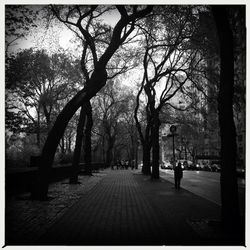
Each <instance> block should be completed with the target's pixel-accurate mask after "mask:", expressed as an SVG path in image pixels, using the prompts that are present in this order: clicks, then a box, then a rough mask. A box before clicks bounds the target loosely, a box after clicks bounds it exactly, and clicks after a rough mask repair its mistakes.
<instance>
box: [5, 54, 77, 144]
mask: <svg viewBox="0 0 250 250" xmlns="http://www.w3.org/2000/svg"><path fill="white" fill-rule="evenodd" d="M71 67H72V65H71V62H70V61H69V59H68V58H67V56H65V55H64V54H54V55H52V56H49V55H48V54H47V53H46V52H45V51H43V50H42V51H34V50H33V49H28V50H24V51H22V52H19V53H18V54H17V55H16V56H13V57H12V58H10V59H9V62H8V65H7V68H6V89H7V99H6V103H7V112H12V113H13V114H16V115H17V114H19V115H22V116H23V117H25V118H26V121H27V122H28V123H26V124H23V125H26V132H29V131H30V132H31V133H32V132H33V133H34V132H35V133H36V135H37V146H38V148H39V147H40V144H41V132H42V131H44V132H45V131H47V130H48V129H49V128H50V124H51V121H52V116H53V115H54V111H55V106H56V105H57V103H60V102H61V100H63V99H65V98H66V96H67V95H68V96H69V95H70V94H71V93H72V92H74V88H73V86H72V85H73V83H72V81H77V80H76V78H73V77H72V76H71V75H70V69H71ZM69 79H70V80H69ZM65 90H67V91H68V94H67V95H66V94H65V93H64V91H65ZM7 118H8V117H7ZM23 131H24V128H23Z"/></svg>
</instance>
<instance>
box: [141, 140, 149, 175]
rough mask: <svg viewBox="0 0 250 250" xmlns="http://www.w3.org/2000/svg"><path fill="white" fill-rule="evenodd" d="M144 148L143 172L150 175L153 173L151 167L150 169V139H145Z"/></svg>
mask: <svg viewBox="0 0 250 250" xmlns="http://www.w3.org/2000/svg"><path fill="white" fill-rule="evenodd" d="M142 149H143V156H142V157H143V159H142V161H143V166H142V173H143V174H145V175H150V174H151V169H150V160H151V158H150V150H151V147H150V143H149V142H148V140H145V143H144V144H143V145H142Z"/></svg>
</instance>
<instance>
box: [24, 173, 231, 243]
mask: <svg viewBox="0 0 250 250" xmlns="http://www.w3.org/2000/svg"><path fill="white" fill-rule="evenodd" d="M219 215H220V208H219V206H217V205H216V204H214V203H212V202H210V201H208V200H205V199H203V198H201V197H198V196H196V195H194V194H192V193H191V192H188V191H186V190H183V189H181V190H180V191H176V190H175V189H174V188H173V184H172V183H170V182H168V181H164V180H162V179H160V180H158V181H151V180H150V178H149V177H145V176H143V175H141V174H139V173H138V172H134V171H130V170H114V171H110V172H109V173H107V175H105V176H104V178H103V179H102V181H101V182H99V183H98V184H97V185H95V186H94V187H93V188H92V189H91V190H90V191H89V192H87V193H85V194H83V195H82V197H81V198H80V199H79V200H78V201H77V202H76V203H75V204H74V205H72V206H71V207H70V208H68V209H67V211H66V212H65V213H64V214H63V215H62V216H61V217H60V218H59V219H58V220H56V221H55V223H54V224H53V225H51V226H50V227H47V231H46V232H45V233H44V234H43V235H42V236H41V237H40V238H39V239H36V240H34V241H32V242H31V241H29V242H23V244H27V245H30V244H33V245H179V246H180V245H231V244H234V243H233V242H232V241H231V242H230V238H228V236H225V235H223V234H221V232H219V231H218V230H217V231H216V230H211V228H208V226H207V223H203V222H204V221H205V220H218V218H219ZM201 222H202V223H201Z"/></svg>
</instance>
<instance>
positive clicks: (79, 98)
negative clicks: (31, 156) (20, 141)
mask: <svg viewBox="0 0 250 250" xmlns="http://www.w3.org/2000/svg"><path fill="white" fill-rule="evenodd" d="M106 80H107V72H106V70H105V69H99V70H96V71H95V72H94V73H93V74H92V77H91V78H90V80H89V81H88V83H87V84H86V87H85V88H84V89H82V90H81V91H79V92H78V93H77V94H76V95H75V96H74V97H73V98H72V99H71V100H70V101H69V102H68V103H67V104H66V106H65V107H64V109H63V110H62V111H61V113H60V114H59V115H58V117H57V119H56V121H55V124H54V126H53V127H52V129H51V130H50V132H49V134H48V137H47V140H46V142H45V145H44V147H43V151H42V155H41V160H40V164H39V169H38V174H37V180H36V182H35V183H34V186H33V188H32V192H31V198H32V199H37V200H45V199H47V198H48V197H47V194H48V187H49V181H50V180H49V177H50V172H51V166H52V164H53V160H54V155H55V152H56V149H57V146H58V143H59V141H60V139H61V138H62V136H63V133H64V130H65V128H66V127H67V124H68V122H69V121H70V119H71V117H72V116H73V115H74V114H75V112H76V111H77V109H78V108H79V107H80V106H81V105H83V104H84V103H86V102H87V101H89V100H90V99H91V98H92V97H93V96H94V95H95V94H96V93H97V92H98V91H99V90H100V89H101V88H102V87H103V86H104V85H105V84H106Z"/></svg>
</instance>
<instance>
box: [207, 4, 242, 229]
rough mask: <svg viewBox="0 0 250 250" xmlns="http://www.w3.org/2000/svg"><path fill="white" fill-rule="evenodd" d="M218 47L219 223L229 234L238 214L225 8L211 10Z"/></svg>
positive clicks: (231, 66)
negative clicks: (220, 220) (220, 204)
mask: <svg viewBox="0 0 250 250" xmlns="http://www.w3.org/2000/svg"><path fill="white" fill-rule="evenodd" d="M212 11H213V15H214V18H215V22H216V26H217V31H218V36H219V43H220V60H221V62H220V63H221V65H220V88H219V96H218V110H219V125H220V135H221V165H222V166H221V203H222V207H221V219H222V225H223V226H224V227H225V228H226V229H228V230H231V231H234V232H237V231H238V230H239V222H240V213H239V201H238V187H237V175H236V152H237V151H236V150H237V148H236V131H235V124H234V119H233V94H234V54H233V49H234V48H233V37H232V31H231V28H230V25H229V21H228V19H227V11H226V9H225V7H224V6H213V7H212Z"/></svg>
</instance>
